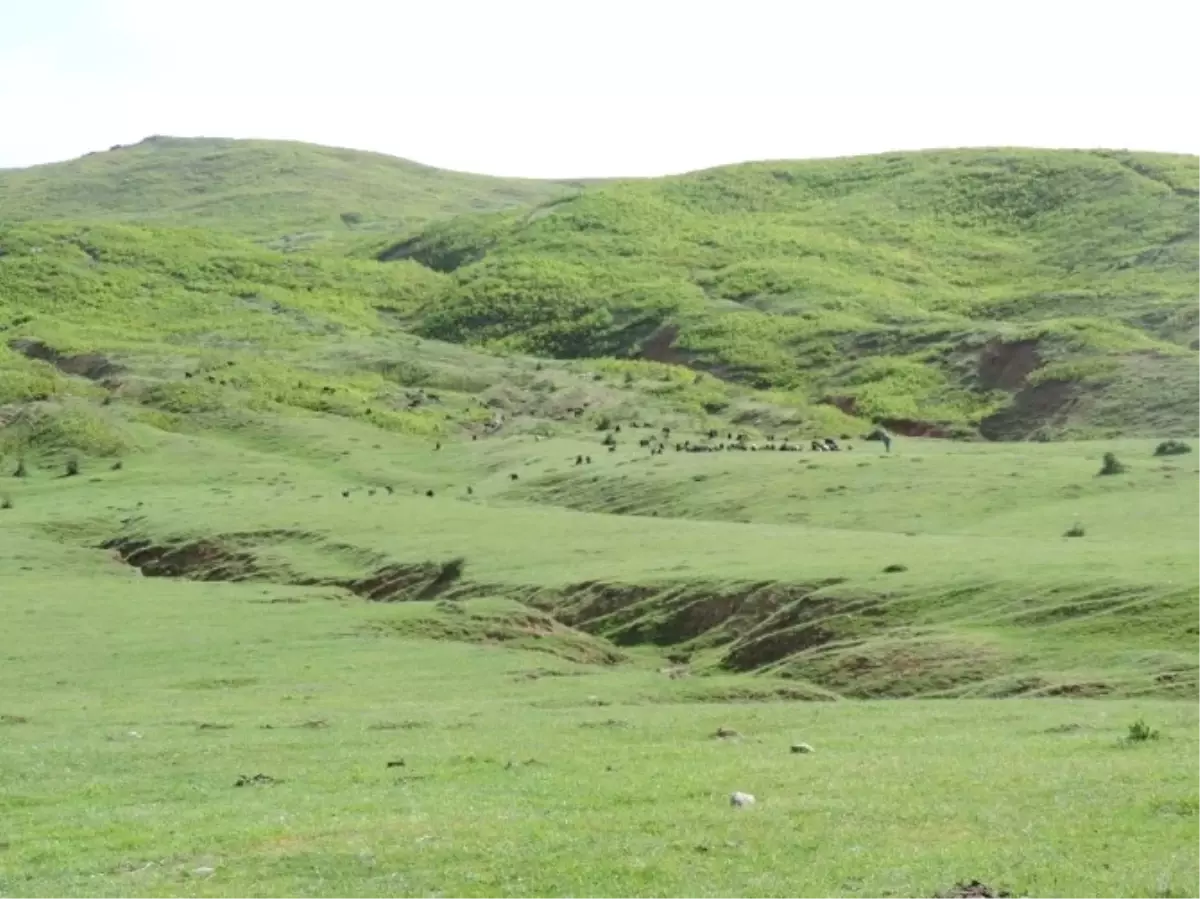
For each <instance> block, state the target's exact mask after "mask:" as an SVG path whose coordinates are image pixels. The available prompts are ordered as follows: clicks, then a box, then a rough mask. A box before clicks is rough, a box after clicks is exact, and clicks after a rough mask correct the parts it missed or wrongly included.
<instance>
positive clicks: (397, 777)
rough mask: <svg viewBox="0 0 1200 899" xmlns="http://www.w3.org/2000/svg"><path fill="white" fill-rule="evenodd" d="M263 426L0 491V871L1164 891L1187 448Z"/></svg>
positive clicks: (1180, 861) (1187, 703)
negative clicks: (1171, 451)
mask: <svg viewBox="0 0 1200 899" xmlns="http://www.w3.org/2000/svg"><path fill="white" fill-rule="evenodd" d="M110 409H111V407H110ZM322 421H323V419H322V418H321V417H320V416H314V418H313V420H310V421H308V422H306V423H305V422H297V421H290V422H280V423H278V427H284V426H285V425H286V426H291V427H293V428H300V427H301V426H304V427H308V428H318V427H319V426H320V425H321V423H322ZM267 425H268V423H267V422H265V421H264V422H260V423H259V428H260V429H261V433H260V435H259V436H257V437H253V438H251V437H249V436H248V435H246V434H245V433H244V432H239V431H238V430H237V429H233V430H230V431H228V432H221V431H215V430H214V431H209V432H206V433H204V434H200V435H196V434H183V433H176V434H171V435H163V436H161V437H159V438H157V439H158V442H157V443H156V444H154V445H150V443H149V441H145V442H142V443H141V446H142V447H143V449H142V451H140V452H137V453H130V454H126V455H124V456H123V460H122V461H123V465H122V467H121V468H120V469H118V470H112V468H111V463H109V462H108V461H101V460H99V459H98V458H97V459H94V460H93V459H88V460H85V461H84V462H83V463H82V471H81V473H80V474H79V475H77V476H75V477H61V476H60V474H59V472H58V470H57V469H56V468H55V467H54V466H56V465H57V464H58V457H55V456H53V455H52V454H51V455H45V456H42V457H40V458H41V459H42V461H41V462H40V463H38V464H30V465H28V466H27V468H28V471H27V476H26V477H25V478H21V479H11V480H12V483H11V487H6V488H5V489H6V493H7V495H8V497H9V499H10V501H11V508H8V509H6V510H4V511H3V513H2V515H0V547H2V548H3V552H4V556H5V558H6V559H8V560H10V564H9V565H7V566H6V569H5V574H4V575H3V582H2V583H0V596H2V597H3V603H4V610H3V613H4V620H5V621H6V630H7V634H8V640H7V641H6V642H7V647H6V652H5V665H4V668H3V673H2V678H3V683H2V689H0V695H2V696H3V697H4V701H3V706H4V707H3V709H0V714H3V715H4V716H5V717H4V719H3V721H4V725H5V727H4V736H5V740H4V743H3V749H2V751H3V753H4V762H3V766H2V767H3V770H4V771H5V772H6V775H5V800H4V801H5V804H6V820H7V822H8V828H9V829H8V832H7V834H6V837H5V839H6V846H5V849H4V854H3V856H2V858H3V862H4V864H3V867H2V869H0V870H2V871H3V881H2V886H3V889H4V891H5V892H7V893H9V894H20V895H50V894H69V895H79V894H105V895H108V894H113V895H115V894H120V895H161V894H170V893H186V894H189V895H235V894H239V895H241V894H278V893H299V894H305V895H309V894H313V895H316V894H319V895H334V894H339V895H365V894H371V895H374V894H404V895H418V894H419V895H427V894H436V895H495V894H537V895H550V894H554V895H564V894H565V895H582V894H587V895H595V894H602V895H627V894H651V895H682V894H685V893H691V894H698V895H728V894H731V893H733V894H750V895H780V896H784V895H828V894H831V893H832V894H844V895H918V896H921V895H933V894H934V893H936V892H939V891H942V890H946V889H949V888H951V887H953V886H954V884H955V883H958V882H960V881H970V880H972V879H978V880H981V881H983V882H985V883H988V884H990V885H992V886H993V887H994V888H996V889H1006V890H1009V891H1012V892H1014V894H1018V895H1059V896H1068V895H1147V896H1186V895H1192V894H1194V893H1195V892H1196V890H1197V888H1198V887H1200V884H1198V883H1197V877H1196V871H1197V861H1198V858H1197V852H1196V845H1197V837H1198V836H1200V833H1198V831H1197V826H1198V819H1197V793H1198V789H1200V784H1198V783H1197V771H1196V765H1195V758H1196V753H1197V749H1198V746H1197V742H1198V741H1197V714H1196V705H1195V698H1196V693H1197V689H1196V675H1197V672H1196V661H1195V659H1196V648H1197V637H1196V596H1197V591H1196V557H1195V551H1194V548H1195V545H1196V538H1197V535H1196V481H1197V475H1196V469H1195V457H1194V456H1190V455H1184V456H1177V457H1169V458H1166V459H1163V458H1155V457H1154V456H1153V455H1152V450H1153V444H1151V443H1147V442H1144V441H1126V442H1115V443H1110V444H1091V445H1089V444H1049V445H1037V444H1031V445H1030V444H1027V445H1023V446H1020V445H1006V446H996V447H979V446H969V445H959V444H947V443H942V442H937V441H900V442H899V443H898V444H897V445H896V446H894V447H893V449H892V453H890V454H886V455H885V454H884V453H882V451H881V449H880V448H879V447H878V445H877V444H873V443H866V444H859V445H857V446H855V448H854V449H853V450H851V451H843V452H842V453H837V454H817V453H778V452H776V453H767V452H762V453H754V454H750V453H744V454H739V455H738V456H737V457H734V456H733V455H732V454H688V453H674V452H670V453H668V454H664V455H662V456H650V455H649V454H648V453H647V451H646V450H644V449H643V448H640V447H637V446H636V445H619V446H618V448H617V450H616V451H615V452H611V453H609V452H603V453H602V452H601V450H603V447H602V446H601V445H600V443H599V436H600V435H598V434H595V433H594V432H589V431H582V430H581V431H580V432H579V433H577V434H575V435H573V436H572V435H559V436H557V437H554V438H551V439H548V440H542V441H538V440H536V439H535V438H534V437H533V436H531V435H526V436H512V437H502V436H501V437H490V438H484V439H483V440H474V441H470V440H467V441H463V440H457V441H453V442H451V443H449V444H447V445H444V446H443V448H442V449H441V450H435V449H434V448H433V445H432V444H431V442H430V441H428V440H424V439H419V438H413V437H405V436H403V435H399V436H397V435H385V436H384V437H382V438H379V440H380V442H379V443H378V448H377V449H376V448H375V445H374V444H364V443H362V442H361V441H360V440H359V431H357V430H356V427H354V426H350V427H342V428H333V427H327V429H326V430H324V431H323V432H322V433H321V436H322V437H323V438H324V440H325V441H326V443H325V445H324V446H323V450H324V452H325V453H327V454H328V458H326V459H322V458H319V457H317V456H315V455H314V454H312V453H311V447H312V445H313V444H315V442H316V441H315V437H316V434H315V433H313V434H312V435H310V440H309V445H308V447H307V448H304V445H303V444H302V443H301V441H299V440H296V439H295V438H294V437H293V439H292V440H290V441H287V442H286V443H281V444H280V445H279V446H283V447H292V446H294V447H295V448H296V451H295V452H294V453H289V452H287V451H286V449H279V448H278V447H276V448H275V449H272V448H271V445H270V444H269V442H268V441H266V440H265V438H263V436H262V434H266V433H269V432H270V431H271V429H270V428H268V427H267ZM130 427H131V428H132V429H133V430H134V431H135V432H136V430H137V427H138V426H137V425H131V426H130ZM360 427H362V428H363V430H364V431H365V430H366V429H367V426H365V425H364V426H360ZM681 436H682V437H684V439H687V436H686V435H684V434H683V433H681ZM696 439H700V437H699V435H697V437H696ZM1106 450H1112V451H1116V452H1117V454H1118V455H1119V457H1120V458H1121V459H1122V460H1123V461H1124V462H1125V463H1126V464H1127V465H1128V466H1129V470H1128V471H1127V472H1126V473H1125V474H1122V475H1117V476H1112V477H1098V476H1097V475H1096V472H1097V471H1098V470H1099V466H1100V456H1101V455H1102V451H1106ZM343 453H345V455H343ZM580 453H588V454H594V461H593V463H592V464H591V465H590V466H588V465H584V466H576V465H575V464H574V457H575V456H576V455H578V454H580ZM663 463H665V464H663ZM739 467H740V468H739ZM735 468H739V470H737V471H736V472H735V470H734V469H735ZM514 473H515V474H518V476H519V478H518V480H516V481H513V480H512V479H511V477H510V475H511V474H514ZM1014 474H1016V475H1018V477H1013V475H1014ZM697 476H703V479H702V480H697ZM593 478H599V479H600V480H601V482H602V483H604V484H609V485H615V486H614V490H615V491H616V496H615V501H616V502H618V503H620V502H628V501H629V498H630V497H638V498H639V499H640V501H642V502H643V503H646V504H647V505H649V504H653V505H654V506H655V508H653V509H649V508H647V507H646V506H642V507H639V508H633V509H628V510H626V514H623V515H617V514H602V513H600V512H599V511H576V510H575V509H571V508H559V507H558V506H575V507H584V506H588V505H589V504H591V503H593V502H594V501H595V497H596V490H597V489H598V488H597V487H596V486H595V483H594V481H593V480H592V479H593ZM647 481H649V482H650V483H651V484H653V487H652V488H651V487H649V486H647ZM737 483H741V484H742V485H743V487H744V489H743V490H738V489H736V484H737ZM385 485H386V487H391V488H392V490H391V492H388V491H387V490H386V488H385ZM838 485H842V488H843V489H839V490H837V491H836V496H838V497H841V499H840V500H838V501H836V502H835V501H834V500H832V499H830V498H828V497H833V496H835V494H834V493H827V492H826V490H827V488H832V487H836V486H838ZM468 487H471V488H472V491H471V493H470V494H468V493H467V492H466V488H468ZM693 488H695V489H693ZM429 489H432V490H433V491H434V496H433V497H428V496H425V495H424V493H425V491H426V490H429ZM547 490H549V491H551V492H552V493H553V496H552V497H550V498H549V499H548V501H551V502H553V503H554V504H555V505H547V504H545V503H543V502H539V501H538V499H539V495H540V494H541V493H542V492H543V491H547ZM343 491H349V496H343V495H342V493H343ZM372 491H373V495H372ZM785 491H792V493H794V494H796V496H795V499H794V501H793V502H792V503H784V502H782V501H781V500H780V497H781V496H788V495H790V494H787V493H785ZM650 501H652V502H650ZM788 505H790V506H791V507H792V508H794V509H806V510H811V511H810V515H811V518H812V519H815V520H816V521H815V523H814V522H813V521H807V522H796V521H789V520H788V519H789V516H788V515H787V514H786V513H785V511H784V507H785V506H788ZM655 512H657V513H658V515H657V517H656V516H655V515H654V513H655ZM668 516H678V517H668ZM687 516H693V517H697V518H699V517H700V516H703V517H704V520H688V517H687ZM1075 521H1079V522H1082V523H1083V525H1084V526H1085V529H1086V535H1085V536H1083V537H1081V538H1066V537H1064V536H1063V532H1064V531H1065V530H1066V529H1067V528H1068V527H1069V526H1070V525H1071V524H1072V523H1073V522H1075ZM742 522H745V523H742ZM106 546H107V548H105V547H106ZM170 546H175V547H181V548H178V549H177V550H176V554H175V556H174V557H172V556H170V555H166V554H164V553H165V552H166V550H165V549H157V550H156V549H155V547H164V548H165V547H170ZM139 549H140V551H141V555H140V556H139V555H138V554H137V553H138V551H139ZM123 555H124V556H125V561H122V556H123ZM454 557H463V558H465V566H464V569H463V571H462V574H461V576H460V577H459V578H458V579H457V580H454V581H453V582H450V583H449V584H447V585H445V586H444V587H443V588H442V589H440V590H436V589H435V591H434V593H433V594H428V593H427V591H428V589H429V584H430V581H431V578H433V575H434V574H435V573H436V572H437V571H438V570H439V566H442V565H444V564H445V563H446V562H447V561H449V560H450V559H452V558H454ZM964 562H966V563H967V564H966V565H965V566H964ZM130 563H133V564H140V565H143V566H146V570H147V571H148V573H150V574H176V575H178V576H177V577H154V576H139V574H138V571H137V569H136V568H135V567H133V565H131V564H130ZM421 563H427V564H429V565H431V567H430V568H429V569H428V570H425V571H422V570H418V568H419V566H420V564H421ZM896 563H899V564H903V565H904V566H906V569H907V570H905V571H901V572H897V573H884V571H883V569H884V568H886V567H888V566H889V565H892V564H896ZM389 567H391V568H392V569H393V570H392V573H391V574H390V575H388V576H387V577H384V576H382V575H381V574H380V572H384V571H387V570H388V569H389ZM396 569H403V570H396ZM389 577H390V578H391V582H390V584H391V585H390V586H389V585H388V584H389V581H388V578H389ZM209 578H213V579H214V580H207V579H209ZM433 579H434V580H436V578H433ZM381 586H382V587H383V589H379V590H377V591H376V592H375V593H374V594H372V593H371V590H373V589H376V588H379V587H381ZM372 595H374V597H375V599H376V600H377V601H371V599H370V597H371V596H372ZM421 595H427V598H426V599H418V598H416V597H418V596H421ZM378 600H387V601H378ZM730 600H733V602H730ZM731 612H732V614H731ZM739 615H740V616H741V617H740V618H739ZM798 618H800V619H803V621H802V622H801V623H800V624H796V623H794V622H795V621H796V620H797V619H798ZM1003 696H1014V697H1015V696H1025V697H1040V698H1025V699H1017V698H1014V699H1007V700H1000V699H996V698H993V697H1003ZM855 697H858V699H857V700H856V699H855ZM873 697H874V698H873ZM894 697H908V698H904V699H899V698H894ZM938 697H940V698H938ZM1139 719H1144V720H1145V721H1146V722H1147V723H1148V724H1149V726H1150V727H1151V728H1153V729H1155V730H1157V731H1159V732H1160V735H1159V736H1158V737H1157V738H1155V739H1149V740H1145V741H1142V742H1132V743H1131V742H1129V741H1128V740H1127V739H1126V737H1127V734H1128V729H1129V727H1130V726H1131V725H1133V724H1134V723H1135V722H1137V721H1138V720H1139ZM719 727H725V728H731V729H734V730H736V731H738V732H739V734H740V736H739V737H735V738H730V739H717V738H714V736H713V735H714V733H715V732H716V730H717V729H718V728H719ZM796 741H805V742H808V743H811V744H812V745H813V747H814V748H815V750H816V751H815V752H814V753H813V754H811V755H804V754H794V753H792V752H791V751H790V745H791V744H792V743H793V742H796ZM399 762H403V765H399V764H396V765H395V767H391V768H389V767H387V766H388V764H389V763H399ZM260 773H261V774H265V775H267V776H268V777H271V778H275V779H276V780H277V781H278V782H277V783H271V784H251V785H246V786H242V787H237V786H234V784H235V783H236V781H237V780H238V778H239V777H240V776H242V775H246V776H253V775H256V774H260ZM733 790H744V791H748V792H750V793H752V794H754V795H755V796H756V797H757V798H758V803H757V805H756V806H754V807H753V808H751V809H746V810H737V809H733V808H730V807H729V805H728V799H727V797H728V794H729V793H730V792H731V791H733Z"/></svg>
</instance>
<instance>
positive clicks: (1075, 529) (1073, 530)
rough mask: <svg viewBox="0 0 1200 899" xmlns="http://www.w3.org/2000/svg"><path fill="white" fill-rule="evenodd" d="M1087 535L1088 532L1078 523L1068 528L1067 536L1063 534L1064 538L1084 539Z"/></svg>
mask: <svg viewBox="0 0 1200 899" xmlns="http://www.w3.org/2000/svg"><path fill="white" fill-rule="evenodd" d="M1086 534H1087V531H1085V530H1084V529H1083V525H1082V524H1080V523H1079V522H1078V521H1077V522H1075V523H1074V524H1073V525H1071V526H1070V527H1069V528H1067V532H1066V533H1065V534H1063V536H1064V537H1083V536H1085V535H1086Z"/></svg>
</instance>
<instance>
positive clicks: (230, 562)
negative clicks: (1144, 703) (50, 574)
mask: <svg viewBox="0 0 1200 899" xmlns="http://www.w3.org/2000/svg"><path fill="white" fill-rule="evenodd" d="M103 546H104V548H105V549H113V550H116V552H117V555H118V556H119V557H120V558H121V560H122V561H123V562H125V563H126V564H128V565H132V566H133V567H134V568H137V569H138V570H139V571H141V573H142V574H143V575H145V576H146V577H178V578H187V579H188V580H193V581H246V580H251V579H253V578H255V577H258V576H259V575H260V571H259V568H258V564H257V561H256V559H255V558H254V556H253V555H251V554H250V553H247V552H240V551H238V550H234V549H231V548H229V547H228V546H226V545H224V544H223V543H221V542H220V541H219V540H210V539H200V540H191V541H185V542H178V543H167V544H156V543H153V542H152V541H150V540H142V539H134V538H118V539H116V540H109V541H108V542H106V543H104V544H103Z"/></svg>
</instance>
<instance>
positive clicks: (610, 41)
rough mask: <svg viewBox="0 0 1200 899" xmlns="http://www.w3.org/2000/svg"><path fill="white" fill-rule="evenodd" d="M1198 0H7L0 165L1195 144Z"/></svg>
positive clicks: (564, 158) (453, 162) (642, 160)
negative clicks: (299, 156)
mask: <svg viewBox="0 0 1200 899" xmlns="http://www.w3.org/2000/svg"><path fill="white" fill-rule="evenodd" d="M1193 7H1200V4H1196V3H1195V2H1194V0H1180V2H1167V0H1139V2H1138V3H1136V4H1127V3H1122V4H1117V3H1106V2H1102V0H1092V2H1086V3H1085V2H1073V0H1071V2H1068V0H1040V2H1030V0H1005V2H1002V3H981V2H972V0H955V2H933V0H888V2H863V0H820V2H814V0H775V2H769V0H721V2H705V0H691V2H674V0H636V2H635V0H598V2H594V0H542V2H535V0H474V2H466V0H415V2H414V0H308V2H306V0H288V2H281V0H201V2H195V0H0V167H16V166H26V165H33V164H38V163H44V162H52V161H57V160H62V159H68V158H72V157H75V156H79V155H82V154H83V153H86V152H89V151H92V150H103V149H107V148H108V147H109V146H111V145H113V144H125V143H136V142H137V141H139V140H141V139H142V138H143V137H146V136H148V135H151V134H167V135H174V136H207V137H243V138H249V137H255V138H276V139H287V140H302V141H310V142H313V143H321V144H328V145H333V146H340V147H352V148H356V149H363V150H375V151H378V152H383V153H389V154H392V155H395V156H402V157H405V158H408V159H415V160H417V161H419V162H424V163H427V164H430V165H436V166H440V167H443V168H451V169H458V170H462V171H471V172H481V173H487V174H494V175H508V176H529V177H548V178H558V177H604V176H621V175H625V176H634V175H658V174H667V173H674V172H683V171H690V170H694V169H698V168H705V167H708V166H713V165H720V164H724V163H731V162H740V161H746V160H752V159H783V158H811V157H826V156H844V155H853V154H862V153H877V152H887V151H893V150H906V149H928V148H937V147H972V146H1034V147H1081V148H1095V147H1106V148H1127V149H1136V150H1160V151H1173V152H1188V153H1198V152H1200V127H1198V123H1200V116H1198V115H1197V113H1196V110H1197V109H1200V92H1198V91H1197V89H1196V85H1197V84H1200V80H1198V79H1197V77H1196V75H1197V72H1196V66H1195V59H1196V53H1195V48H1194V45H1193V44H1194V38H1195V35H1196V34H1197V33H1198V30H1197V28H1196V25H1197V20H1198V19H1200V12H1198V11H1196V10H1194V9H1193Z"/></svg>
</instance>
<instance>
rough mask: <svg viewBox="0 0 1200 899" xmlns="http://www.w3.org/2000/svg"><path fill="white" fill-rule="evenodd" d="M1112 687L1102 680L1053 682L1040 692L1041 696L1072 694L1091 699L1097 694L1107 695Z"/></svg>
mask: <svg viewBox="0 0 1200 899" xmlns="http://www.w3.org/2000/svg"><path fill="white" fill-rule="evenodd" d="M1112 691H1113V688H1112V687H1111V686H1110V685H1108V684H1106V683H1104V682H1102V681H1085V682H1082V683H1074V684H1055V685H1054V686H1052V687H1046V688H1045V689H1043V690H1042V691H1041V692H1040V695H1042V696H1074V697H1077V698H1082V699H1092V698H1095V697H1097V696H1108V695H1109V694H1110V693H1112Z"/></svg>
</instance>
